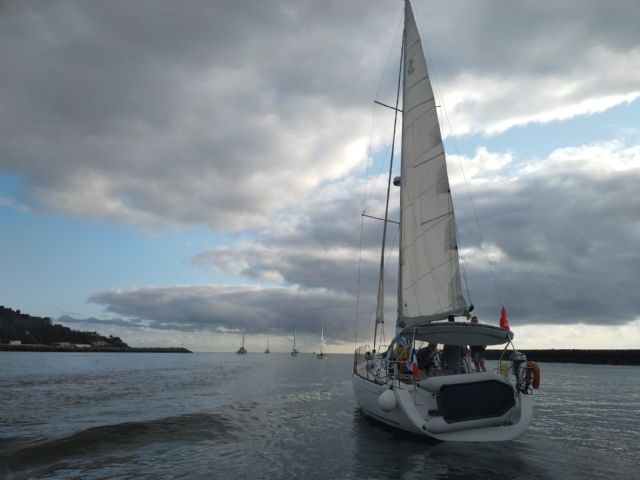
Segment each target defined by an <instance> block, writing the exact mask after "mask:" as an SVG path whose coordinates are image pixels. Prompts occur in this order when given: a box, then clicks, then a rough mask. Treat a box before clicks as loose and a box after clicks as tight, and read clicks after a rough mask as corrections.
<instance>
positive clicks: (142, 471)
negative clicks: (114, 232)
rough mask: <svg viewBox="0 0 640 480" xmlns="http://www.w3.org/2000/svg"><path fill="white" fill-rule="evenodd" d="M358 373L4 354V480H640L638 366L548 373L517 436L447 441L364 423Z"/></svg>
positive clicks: (243, 363) (300, 362) (191, 360)
mask: <svg viewBox="0 0 640 480" xmlns="http://www.w3.org/2000/svg"><path fill="white" fill-rule="evenodd" d="M352 361H353V357H352V356H351V355H330V356H329V358H328V359H327V360H318V359H316V358H315V356H313V355H310V354H306V355H305V354H301V355H300V356H299V357H291V356H290V355H288V354H278V353H272V354H270V355H265V354H262V353H259V354H258V353H255V354H251V353H250V354H249V355H235V354H224V353H212V354H209V353H198V354H139V353H131V354H114V353H112V354H100V353H4V352H3V353H0V478H7V479H26V478H47V479H48V478H51V479H53V478H78V479H110V478H136V479H138V478H143V479H144V478H149V479H156V478H166V479H173V478H185V479H187V478H189V479H191V478H196V479H199V478H207V479H208V478H212V479H216V478H260V479H271V478H273V479H279V478H286V479H291V478H304V479H316V478H317V479H328V478H329V479H341V478H347V479H356V478H357V479H360V478H365V479H366V478H380V479H386V478H389V479H404V478H407V479H410V478H416V479H417V478H420V479H428V478H437V479H482V478H490V479H492V480H498V479H507V478H509V479H534V478H539V479H562V480H569V479H582V478H587V479H598V478H603V479H604V478H606V479H609V480H613V479H637V478H640V460H639V458H640V455H639V454H638V449H639V447H640V404H639V403H640V367H624V366H604V365H600V366H596V365H575V364H541V369H542V384H541V388H540V390H539V391H536V392H535V394H534V395H535V401H534V418H533V421H532V424H531V425H530V427H529V428H528V430H527V431H526V432H525V433H524V434H523V435H522V436H521V437H520V438H518V439H517V440H514V441H510V442H501V443H439V442H431V441H425V440H421V439H417V438H415V437H409V436H406V435H403V434H399V433H397V432H395V431H393V430H389V429H387V428H384V427H381V426H380V425H378V424H375V423H372V422H370V421H369V420H368V419H366V418H365V417H363V416H362V414H361V413H360V412H359V411H358V409H357V405H356V404H355V401H354V396H353V391H352V387H351V367H352ZM488 363H489V364H490V366H491V367H492V368H495V365H494V364H493V362H488Z"/></svg>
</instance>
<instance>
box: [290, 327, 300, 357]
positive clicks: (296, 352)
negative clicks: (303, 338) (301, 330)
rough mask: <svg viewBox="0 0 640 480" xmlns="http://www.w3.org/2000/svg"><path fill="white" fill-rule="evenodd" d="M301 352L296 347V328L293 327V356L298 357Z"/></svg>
mask: <svg viewBox="0 0 640 480" xmlns="http://www.w3.org/2000/svg"><path fill="white" fill-rule="evenodd" d="M299 353H300V352H298V350H297V349H296V329H295V328H294V329H293V350H291V356H292V357H297V356H298V354H299Z"/></svg>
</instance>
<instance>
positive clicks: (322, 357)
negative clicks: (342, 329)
mask: <svg viewBox="0 0 640 480" xmlns="http://www.w3.org/2000/svg"><path fill="white" fill-rule="evenodd" d="M326 348H327V344H326V343H325V341H324V327H322V329H321V330H320V353H318V354H316V357H317V358H318V360H325V359H326V358H327V353H326V352H325V350H326Z"/></svg>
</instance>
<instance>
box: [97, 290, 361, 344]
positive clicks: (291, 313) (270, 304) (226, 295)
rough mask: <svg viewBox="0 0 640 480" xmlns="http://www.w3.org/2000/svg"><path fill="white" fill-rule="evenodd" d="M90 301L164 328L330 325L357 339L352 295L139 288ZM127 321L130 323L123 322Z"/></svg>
mask: <svg viewBox="0 0 640 480" xmlns="http://www.w3.org/2000/svg"><path fill="white" fill-rule="evenodd" d="M89 301H90V302H93V303H96V304H100V305H105V306H106V310H107V311H108V312H110V313H112V314H117V315H120V316H122V317H125V318H127V317H132V316H134V317H136V318H139V319H141V320H143V321H144V322H145V323H146V324H147V326H148V328H151V329H162V330H181V331H199V330H209V331H213V332H216V331H217V332H228V331H231V330H233V331H241V330H246V331H247V333H274V334H278V333H283V332H284V333H291V332H293V329H294V328H297V329H298V331H299V332H301V333H305V332H306V333H311V334H313V335H315V334H317V333H318V332H319V331H320V327H321V326H324V327H325V329H326V330H325V331H326V332H327V335H328V338H335V339H341V340H344V339H345V338H350V336H352V335H353V333H352V332H353V322H350V321H348V320H347V319H349V318H353V312H354V309H355V304H354V302H353V297H352V296H350V295H345V294H340V293H337V292H333V291H328V290H320V289H314V290H309V289H302V288H297V287H282V288H263V287H251V286H237V287H229V286H217V285H200V286H184V287H180V286H175V287H138V288H130V289H119V290H112V291H106V292H102V293H99V294H96V295H93V296H92V297H90V299H89ZM123 321H124V322H127V320H123Z"/></svg>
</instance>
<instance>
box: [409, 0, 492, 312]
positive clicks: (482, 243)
mask: <svg viewBox="0 0 640 480" xmlns="http://www.w3.org/2000/svg"><path fill="white" fill-rule="evenodd" d="M414 10H415V8H414ZM416 23H418V20H416ZM419 31H424V30H423V29H422V28H419ZM422 40H423V42H422V45H423V48H424V51H425V57H426V58H425V60H426V61H427V63H428V64H429V65H430V68H429V72H430V74H429V76H430V77H432V79H433V82H432V83H433V86H434V87H435V90H436V91H437V94H438V97H440V104H441V106H442V112H443V117H444V120H445V122H446V126H447V129H448V130H449V133H450V135H451V140H452V143H453V146H454V150H455V152H456V155H457V156H458V164H459V166H460V171H461V172H462V178H463V179H464V184H465V190H466V192H467V197H468V198H469V202H470V204H471V210H472V212H473V217H474V220H475V223H476V227H477V228H478V233H479V235H480V248H481V250H482V251H483V252H484V253H485V255H486V258H487V263H488V265H489V271H490V272H491V277H492V279H493V284H494V286H495V289H496V292H497V293H498V299H499V301H500V303H501V304H504V300H503V296H502V290H501V289H500V285H499V284H498V278H497V275H496V272H495V269H494V268H493V261H492V260H491V257H490V255H489V254H488V253H487V252H486V249H485V239H484V234H483V233H482V227H481V226H480V219H479V217H478V212H477V210H476V206H475V203H474V201H473V196H472V195H471V189H470V187H469V181H468V180H467V175H466V173H465V171H464V168H463V166H462V160H461V155H460V151H459V148H458V142H457V141H456V137H455V135H454V133H453V129H452V127H451V122H450V120H449V114H448V112H447V109H446V107H445V102H444V96H443V95H442V90H441V89H440V84H439V82H438V79H437V76H436V74H435V72H436V69H435V68H433V62H432V61H431V60H430V59H431V54H430V53H429V48H428V46H427V41H426V38H424V36H422ZM452 202H453V199H452ZM456 230H457V229H456ZM456 235H458V232H457V231H456ZM462 271H463V280H464V283H465V286H466V288H467V291H468V290H469V284H468V281H467V277H466V269H462Z"/></svg>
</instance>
